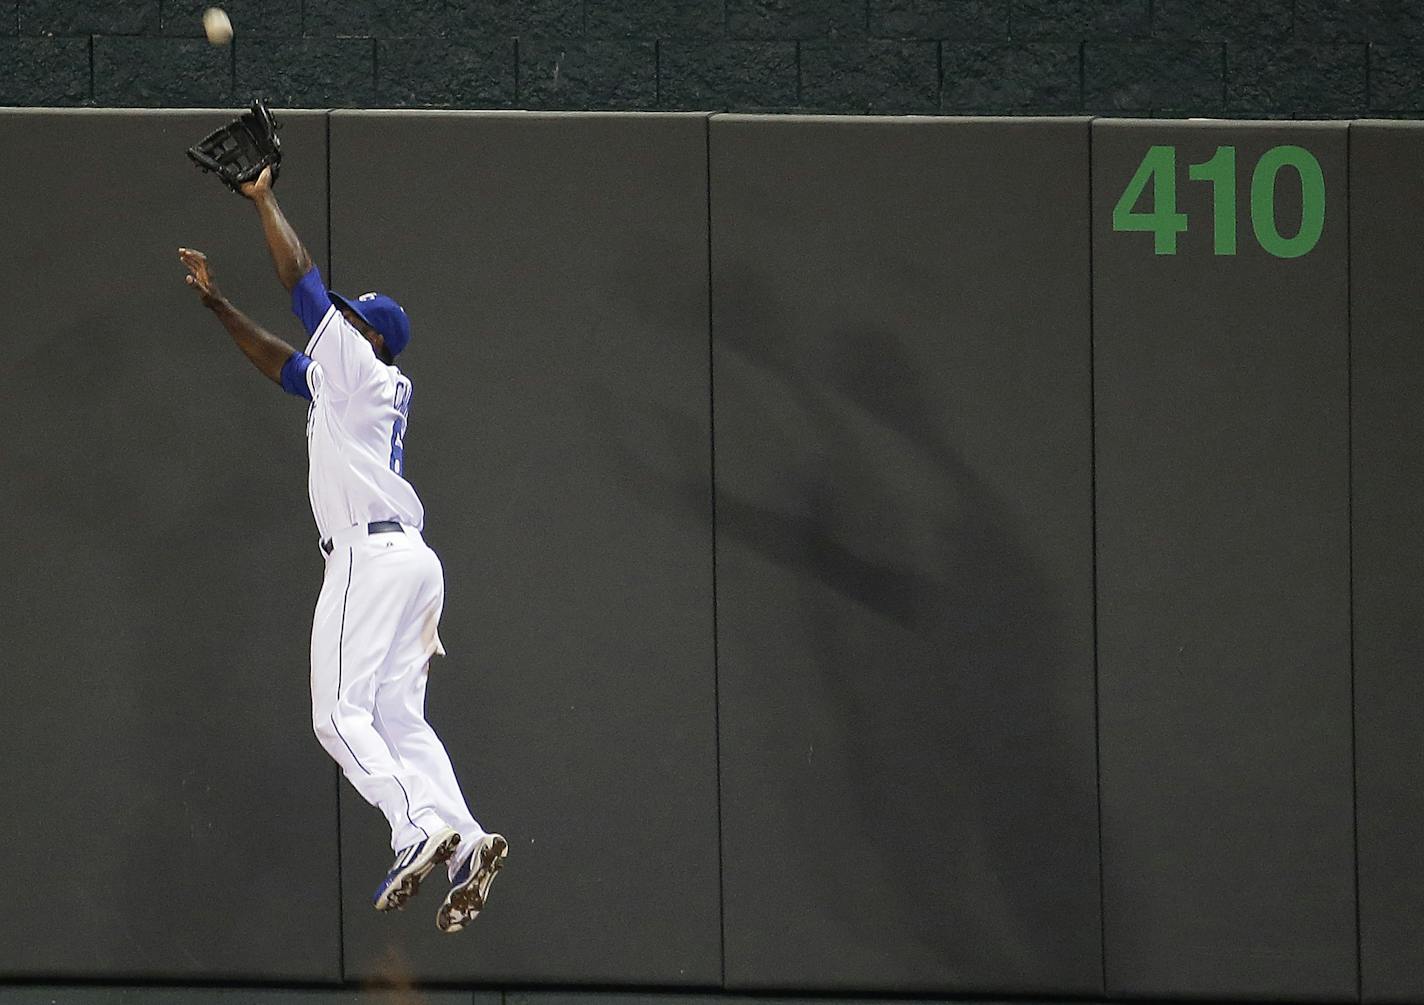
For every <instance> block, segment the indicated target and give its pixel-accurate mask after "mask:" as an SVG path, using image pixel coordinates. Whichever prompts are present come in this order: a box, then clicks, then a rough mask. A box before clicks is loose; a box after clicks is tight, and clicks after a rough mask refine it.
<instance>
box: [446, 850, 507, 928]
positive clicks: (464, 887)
mask: <svg viewBox="0 0 1424 1005" xmlns="http://www.w3.org/2000/svg"><path fill="white" fill-rule="evenodd" d="M508 853H509V842H508V841H506V840H505V839H504V838H503V837H502V836H500V835H499V834H486V835H485V836H484V837H482V838H480V843H479V844H477V845H475V850H474V851H473V852H471V853H470V857H469V858H467V859H465V862H464V864H463V865H461V866H460V868H459V869H458V870H456V872H455V878H454V879H453V880H451V886H450V892H449V893H447V894H446V895H445V903H443V904H441V905H440V910H439V912H438V913H437V914H436V915H435V927H436V928H438V929H440V931H442V932H447V933H449V932H458V931H459V930H460V929H462V928H464V927H465V926H466V925H468V924H469V923H470V922H472V921H474V920H475V918H477V917H479V913H480V912H481V911H483V910H484V908H485V897H487V896H488V895H489V888H490V884H491V883H493V882H494V877H495V874H496V873H498V872H499V869H500V866H502V865H504V857H505V855H507V854H508Z"/></svg>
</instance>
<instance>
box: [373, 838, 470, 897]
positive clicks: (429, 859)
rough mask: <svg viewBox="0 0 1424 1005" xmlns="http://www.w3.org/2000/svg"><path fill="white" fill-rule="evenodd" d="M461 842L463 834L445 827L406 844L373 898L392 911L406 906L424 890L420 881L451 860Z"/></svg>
mask: <svg viewBox="0 0 1424 1005" xmlns="http://www.w3.org/2000/svg"><path fill="white" fill-rule="evenodd" d="M459 844H460V835H459V834H456V833H455V830H454V828H452V827H443V828H441V829H440V830H438V831H436V832H435V833H434V834H432V835H430V837H428V838H426V839H425V840H423V841H417V842H416V843H415V844H413V845H410V846H409V847H407V848H402V849H401V850H400V854H398V855H396V861H395V864H394V865H393V866H391V871H390V872H388V873H386V878H385V879H383V880H381V885H380V886H378V887H376V894H375V896H374V897H372V898H371V903H373V904H375V905H376V910H378V911H390V910H399V909H400V908H402V907H405V902H406V901H407V900H409V899H410V898H411V897H414V896H415V895H416V894H417V893H419V892H420V881H421V880H422V879H424V878H425V877H426V876H428V875H429V874H430V871H431V870H432V869H434V868H435V867H436V866H437V865H440V864H441V863H442V862H448V861H450V856H451V855H453V854H455V849H456V848H457V847H459Z"/></svg>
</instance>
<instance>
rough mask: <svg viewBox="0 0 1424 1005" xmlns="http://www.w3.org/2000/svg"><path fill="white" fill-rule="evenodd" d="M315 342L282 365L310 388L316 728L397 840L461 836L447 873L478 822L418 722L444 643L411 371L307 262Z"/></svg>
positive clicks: (440, 750)
mask: <svg viewBox="0 0 1424 1005" xmlns="http://www.w3.org/2000/svg"><path fill="white" fill-rule="evenodd" d="M292 311H293V313H295V314H296V315H297V317H298V318H300V319H301V321H302V324H303V326H304V327H305V328H306V330H307V333H308V334H309V335H310V336H311V340H310V341H309V342H308V343H307V346H306V350H305V351H304V352H299V353H297V354H295V355H294V356H293V357H292V358H291V359H290V360H289V361H288V362H287V364H286V366H285V367H283V369H282V386H283V387H284V388H285V389H286V390H287V391H288V392H290V393H292V394H295V395H297V396H299V397H303V398H306V399H308V400H309V401H310V402H311V406H310V408H309V409H308V412H307V451H308V455H309V457H310V465H311V469H310V476H309V488H310V494H311V505H312V514H313V515H314V516H315V517H316V525H317V530H318V532H319V534H320V540H321V542H322V551H323V552H324V553H326V576H325V579H324V580H323V582H322V587H321V595H320V596H319V597H318V599H317V604H316V616H315V619H314V620H313V623H312V636H311V696H312V727H313V729H314V730H315V732H316V735H317V739H318V740H320V741H321V745H322V746H323V747H324V748H325V749H326V752H327V753H328V754H330V755H331V756H332V758H334V759H335V760H336V763H337V764H339V765H341V769H342V771H343V772H345V774H346V777H347V779H348V780H350V782H351V784H352V785H353V786H355V788H356V791H357V792H359V793H361V795H362V797H364V798H365V800H366V801H367V802H369V803H371V804H372V805H374V806H377V807H379V808H380V810H381V812H383V813H384V814H385V815H386V819H387V821H389V823H390V826H391V847H392V849H394V850H397V851H399V850H400V849H402V848H405V847H407V846H409V845H411V844H414V843H415V842H416V841H419V840H421V839H422V838H425V837H429V836H430V835H431V834H433V833H434V832H435V831H436V830H438V829H440V827H441V826H442V825H449V826H451V827H453V828H455V830H457V831H458V832H459V834H460V838H461V841H460V844H461V847H460V849H459V850H458V851H457V852H456V854H455V856H454V857H453V858H452V859H451V860H450V863H449V871H450V873H451V874H452V875H453V874H454V871H455V869H456V868H457V866H458V864H459V862H460V861H461V860H462V859H463V858H464V857H465V856H466V854H468V851H467V849H470V848H473V847H474V846H475V844H476V843H477V842H478V841H479V839H480V838H481V837H483V836H484V833H485V832H484V830H483V829H482V828H481V827H480V825H479V824H478V823H476V822H475V818H474V817H473V816H472V815H471V814H470V811H469V808H468V807H467V806H466V803H465V799H464V796H463V795H462V794H461V792H460V785H459V782H458V781H456V779H455V771H454V769H453V768H452V767H451V764H450V757H449V755H448V754H447V753H446V752H445V747H444V745H443V744H442V743H441V742H440V738H439V737H438V736H436V735H435V731H434V730H433V729H431V728H430V724H429V723H427V722H426V721H425V685H426V677H427V673H428V671H429V665H430V658H431V657H432V656H434V655H436V654H437V653H440V654H443V653H444V650H443V649H442V648H441V645H440V638H439V635H438V634H437V626H438V624H439V621H440V611H441V608H442V606H443V605H444V601H445V583H444V575H443V572H442V570H441V567H440V559H439V558H437V557H436V555H435V552H434V551H432V550H431V549H430V548H429V547H427V546H426V544H425V542H424V540H423V539H422V538H421V530H422V528H423V526H424V522H425V511H424V508H423V507H422V506H421V504H420V499H419V497H417V496H416V494H415V490H414V489H413V488H412V487H411V485H410V483H409V482H407V481H406V480H405V478H404V477H403V475H404V467H405V457H404V436H405V429H406V424H407V422H408V419H409V415H410V400H411V382H410V378H409V377H407V376H406V375H405V374H403V373H401V372H400V370H399V369H397V368H396V367H394V366H387V365H386V364H384V363H383V362H381V360H379V359H378V358H377V357H376V354H375V351H374V350H373V349H372V348H371V345H370V343H368V342H367V341H366V340H365V339H364V338H363V337H362V336H361V334H360V332H358V331H357V330H356V329H355V328H353V327H352V326H351V324H350V323H349V322H348V321H347V320H346V318H345V317H344V316H343V315H342V314H341V312H340V311H339V310H337V309H336V307H335V306H334V305H333V304H332V302H331V299H330V297H328V295H327V291H326V287H325V285H324V284H323V282H322V278H321V274H320V273H319V272H318V271H317V269H316V268H315V267H313V268H312V269H311V271H310V272H308V273H307V274H306V275H305V276H304V277H303V278H302V280H301V282H300V283H298V284H297V286H296V288H294V289H293V290H292Z"/></svg>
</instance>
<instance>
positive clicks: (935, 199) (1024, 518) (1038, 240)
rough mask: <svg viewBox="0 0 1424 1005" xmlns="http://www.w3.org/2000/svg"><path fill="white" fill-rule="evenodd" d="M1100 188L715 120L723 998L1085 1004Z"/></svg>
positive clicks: (908, 131)
mask: <svg viewBox="0 0 1424 1005" xmlns="http://www.w3.org/2000/svg"><path fill="white" fill-rule="evenodd" d="M1087 178H1088V123H1087V122H1086V120H1066V121H1065V120H1058V121H1052V122H1047V121H1039V122H1031V121H1015V122H1007V121H993V120H980V121H974V122H962V121H948V120H936V121H915V120H908V121H907V120H899V121H886V120H880V121H874V120H860V121H856V120H814V119H798V118H755V117H737V116H732V117H718V118H716V119H714V120H713V122H712V234H713V260H712V277H713V334H714V350H715V356H714V373H715V399H716V400H715V415H716V444H717V469H716V477H717V544H718V581H717V582H718V606H717V611H718V652H719V668H720V670H719V674H720V710H721V711H720V722H721V742H722V746H721V765H722V820H723V860H724V874H723V887H724V893H725V933H726V954H727V981H728V985H729V986H733V987H739V988H795V987H802V988H835V989H844V988H856V987H861V988H876V989H893V990H896V991H905V990H915V989H938V990H943V991H950V990H954V991H973V990H977V989H993V990H1001V991H1012V992H1022V993H1030V992H1036V991H1049V990H1052V991H1057V992H1065V993H1077V994H1093V993H1096V992H1098V991H1100V990H1101V944H1100V942H1099V933H1100V926H1099V887H1098V844H1097V805H1096V798H1095V792H1094V789H1095V780H1094V778H1095V767H1094V727H1093V651H1092V512H1091V503H1092V496H1091V493H1092V479H1091V462H1092V450H1091V423H1090V401H1089V392H1090V380H1089V349H1090V341H1089V327H1088V323H1089V301H1088V241H1087V236H1088V234H1087V232H1088V220H1087V212H1088V201H1087V198H1086V194H1085V193H1086V188H1087Z"/></svg>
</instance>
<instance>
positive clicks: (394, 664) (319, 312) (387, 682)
mask: <svg viewBox="0 0 1424 1005" xmlns="http://www.w3.org/2000/svg"><path fill="white" fill-rule="evenodd" d="M242 194H243V195H245V196H246V197H247V198H249V199H251V200H252V202H253V203H254V204H255V205H256V207H257V212H258V214H259V215H260V217H261V219H262V231H263V234H264V235H265V237H266V240H267V248H268V250H269V251H270V252H271V254H272V261H273V263H274V264H275V265H276V267H277V277H278V278H279V279H280V280H281V281H282V285H283V286H285V287H286V288H287V289H288V290H289V291H291V295H292V311H293V313H295V314H296V315H297V317H298V318H299V319H300V320H301V322H302V325H303V327H305V328H306V331H307V335H308V338H309V341H308V342H307V345H306V349H305V350H304V351H302V352H298V351H296V350H295V349H293V348H292V347H291V346H289V345H287V343H285V342H283V341H282V340H281V339H279V338H277V337H276V336H274V335H272V334H271V333H269V332H267V331H265V330H263V329H262V328H261V327H259V326H258V325H257V324H255V323H254V322H253V321H251V320H250V319H249V318H248V317H247V316H246V315H244V314H243V313H242V312H241V311H239V310H238V309H237V308H236V307H234V306H233V305H232V304H231V303H229V302H228V301H227V299H225V298H224V297H223V295H222V293H221V292H219V290H218V287H217V284H216V283H215V282H214V281H213V273H212V270H211V268H210V267H209V266H208V262H207V259H206V257H205V256H204V255H203V254H202V252H199V251H193V250H191V249H188V248H180V249H179V250H178V256H179V258H180V259H181V260H182V262H183V264H184V266H186V267H187V269H188V275H187V276H185V277H184V279H185V281H186V282H187V283H188V285H189V286H192V287H194V288H195V289H196V290H197V291H198V295H199V296H200V297H201V298H202V301H203V305H204V306H205V307H207V308H208V309H209V310H211V311H212V312H213V313H214V314H215V315H217V318H218V320H219V321H221V322H222V324H223V327H225V328H226V329H227V331H228V334H229V335H231V336H232V340H233V341H234V342H235V343H237V347H238V348H239V349H241V350H242V351H243V353H244V354H246V356H247V358H248V359H249V360H251V361H252V363H253V365H254V366H256V367H257V369H258V370H260V371H262V373H263V374H265V375H266V376H267V377H268V378H269V379H271V380H272V381H273V382H274V383H276V384H279V385H280V386H281V387H282V389H283V390H285V391H286V392H287V393H289V394H293V395H296V396H297V397H300V398H305V399H307V400H308V401H310V402H311V405H310V406H309V407H308V409H307V452H308V455H309V457H310V477H309V479H308V484H309V489H310V493H311V505H312V513H313V515H314V516H315V517H316V524H317V530H318V532H319V534H320V541H321V550H322V552H323V554H324V555H325V559H326V575H325V579H324V580H323V582H322V587H321V595H320V597H318V599H317V605H316V616H315V619H314V621H313V623H312V636H311V696H312V726H313V728H314V729H315V731H316V735H317V739H318V740H320V741H321V745H322V746H323V747H324V748H325V749H326V752H327V753H328V754H330V755H331V756H332V758H334V759H335V760H336V763H337V764H339V765H341V770H342V771H343V772H344V773H345V775H346V778H347V779H348V780H349V781H350V782H351V784H352V785H353V786H355V788H356V791H357V792H359V793H361V795H362V797H363V798H364V799H365V800H366V801H367V802H368V803H371V804H372V805H374V806H377V807H379V808H380V810H381V812H383V813H384V814H385V815H386V820H387V821H389V823H390V826H391V847H392V848H393V849H395V851H396V859H395V863H394V864H393V865H392V866H391V869H390V871H389V872H388V873H386V877H385V879H383V880H382V881H381V884H380V886H379V887H377V888H376V893H375V896H374V897H373V898H372V899H373V902H374V904H375V906H376V910H378V911H388V910H391V909H392V908H399V907H403V906H404V904H405V902H406V901H407V900H409V899H410V898H411V897H412V896H413V895H414V894H415V893H416V892H417V891H418V890H419V888H420V882H421V880H422V879H424V878H425V877H426V876H427V875H428V874H429V873H430V872H431V871H432V870H434V869H435V867H436V866H437V865H440V864H442V863H445V864H446V866H447V871H448V872H449V875H450V882H451V886H450V892H449V894H448V895H446V897H445V901H444V903H443V904H441V905H440V910H439V912H438V913H437V914H436V926H437V927H438V928H439V929H440V930H441V931H442V932H456V931H459V930H460V929H461V928H463V927H464V926H465V925H467V924H469V922H470V921H472V920H473V919H474V918H475V916H476V915H478V914H479V912H480V910H481V909H482V908H483V907H484V904H485V897H486V895H487V894H488V892H489V887H490V883H491V882H492V881H493V880H494V876H495V874H496V873H497V872H498V871H499V868H500V866H501V865H502V864H503V863H504V857H505V854H506V852H507V851H508V848H509V845H508V842H506V841H505V839H504V838H503V837H501V836H500V835H498V834H487V833H485V831H484V830H483V829H482V828H481V827H480V825H479V824H478V823H476V822H475V818H474V817H473V816H471V814H470V811H469V809H468V807H467V806H466V804H465V798H464V796H463V795H461V793H460V785H459V783H458V782H457V781H456V780H455V771H454V769H453V768H452V767H451V765H450V757H449V755H448V754H447V753H446V752H445V747H444V745H443V744H441V742H440V739H439V737H437V736H436V735H435V731H434V730H433V729H431V728H430V725H429V723H427V722H426V721H425V685H426V676H427V673H428V671H429V665H430V658H431V657H432V656H434V655H436V654H442V655H443V653H444V650H443V649H442V648H441V645H440V638H439V636H438V634H437V632H436V628H437V625H438V623H439V620H440V611H441V607H442V606H443V604H444V600H445V584H444V577H443V572H442V570H441V566H440V560H439V558H437V557H436V555H435V552H433V551H431V550H430V548H429V547H427V546H426V544H425V542H424V540H423V539H422V538H421V533H420V532H421V528H422V526H423V524H424V518H425V513H424V509H423V508H422V507H421V504H420V499H419V498H418V497H417V496H416V494H415V490H414V489H413V488H411V486H410V483H409V482H407V481H406V480H405V478H404V477H403V476H404V468H405V432H406V425H407V422H408V421H409V418H410V401H411V382H410V378H409V377H407V376H406V375H405V374H403V373H401V371H400V370H399V369H398V368H397V367H396V366H395V357H396V356H397V355H399V353H400V352H401V350H403V349H404V348H405V347H406V344H407V343H408V342H409V341H410V322H409V321H408V320H407V319H406V314H405V311H404V310H402V309H401V307H400V305H399V304H397V303H396V302H395V301H394V300H392V299H391V298H390V297H387V296H383V295H381V294H379V293H365V294H362V295H361V296H360V297H358V298H357V299H356V300H354V301H352V300H347V299H346V298H344V297H342V296H339V295H337V294H335V293H331V292H329V291H328V290H327V289H326V287H325V286H324V285H323V283H322V278H321V273H320V272H319V271H317V268H316V266H315V265H313V264H312V260H311V256H310V255H309V254H307V250H306V248H304V247H303V246H302V243H301V241H300V240H299V239H298V238H297V235H296V232H295V231H293V229H292V227H291V225H290V224H289V223H288V222H287V220H286V218H285V217H284V216H283V214H282V210H281V208H280V207H279V206H278V205H277V198H276V196H275V195H274V194H273V192H272V177H271V169H270V168H268V169H267V170H265V171H263V172H262V174H261V176H260V177H259V178H258V179H257V180H256V181H254V182H249V183H247V184H245V185H243V186H242Z"/></svg>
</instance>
